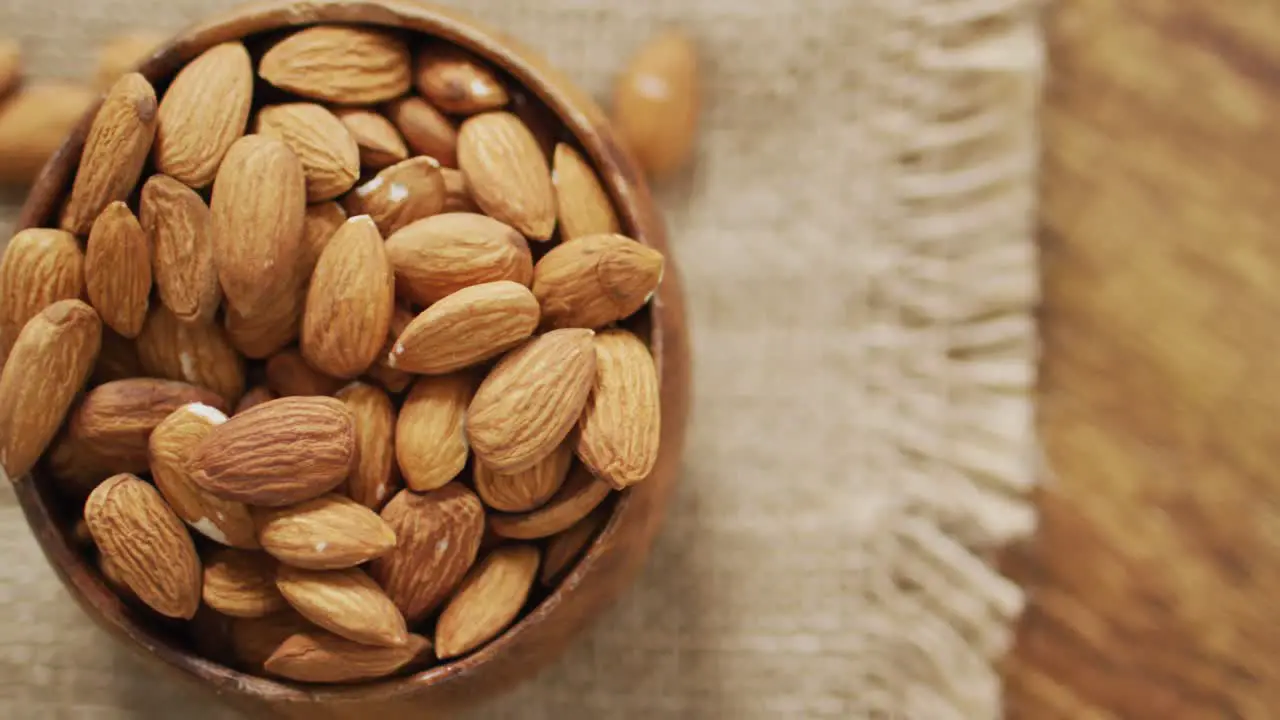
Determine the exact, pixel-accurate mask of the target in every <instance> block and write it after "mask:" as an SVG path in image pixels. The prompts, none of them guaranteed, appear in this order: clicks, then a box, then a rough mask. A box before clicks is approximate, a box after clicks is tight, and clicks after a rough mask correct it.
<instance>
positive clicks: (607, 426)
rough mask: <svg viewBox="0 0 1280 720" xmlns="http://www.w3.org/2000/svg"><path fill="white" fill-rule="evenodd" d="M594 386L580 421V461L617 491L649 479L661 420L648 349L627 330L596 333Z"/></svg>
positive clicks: (656, 448)
mask: <svg viewBox="0 0 1280 720" xmlns="http://www.w3.org/2000/svg"><path fill="white" fill-rule="evenodd" d="M594 344H595V348H596V380H595V386H594V387H593V388H592V390H591V397H590V398H589V399H588V400H587V406H586V408H585V409H584V410H583V412H582V418H581V419H580V420H579V423H578V428H579V431H580V432H579V434H578V435H579V438H578V457H579V458H582V462H583V463H584V464H585V465H586V466H587V467H588V468H590V469H591V472H593V473H594V474H595V475H596V476H597V477H599V478H600V479H602V480H604V481H605V482H607V483H609V484H610V485H612V486H613V487H614V488H615V489H618V490H625V489H626V488H628V487H630V486H632V485H634V484H636V483H638V482H640V481H641V480H644V479H645V478H647V477H649V473H650V472H652V471H653V466H654V464H655V463H656V462H657V461H658V439H659V437H660V436H661V434H662V427H661V425H662V414H661V412H660V411H659V407H658V371H657V368H656V367H655V365H654V362H653V356H652V355H650V354H649V348H647V347H645V344H644V342H643V341H642V340H640V338H638V337H636V336H635V335H634V334H632V333H630V332H628V331H626V330H606V331H604V332H600V333H596V336H595V340H594Z"/></svg>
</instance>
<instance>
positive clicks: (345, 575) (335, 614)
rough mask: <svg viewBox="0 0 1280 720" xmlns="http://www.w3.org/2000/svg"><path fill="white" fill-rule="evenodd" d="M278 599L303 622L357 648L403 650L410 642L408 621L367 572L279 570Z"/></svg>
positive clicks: (287, 567) (353, 570)
mask: <svg viewBox="0 0 1280 720" xmlns="http://www.w3.org/2000/svg"><path fill="white" fill-rule="evenodd" d="M276 587H278V588H279V589H280V594H282V595H284V598H285V600H288V601H289V604H290V605H292V606H293V609H294V610H297V611H298V612H299V613H301V614H302V616H303V617H305V618H306V619H308V620H310V621H311V622H313V623H315V624H316V625H319V626H320V627H322V628H324V629H325V630H328V631H329V632H331V633H334V634H336V635H340V636H342V637H344V638H346V639H348V640H351V641H353V642H358V643H363V644H366V645H380V646H383V647H403V646H405V645H407V644H408V642H409V632H408V630H407V628H406V627H405V619H404V616H402V615H401V614H400V611H399V610H398V609H397V608H396V606H395V604H394V603H392V602H391V599H390V598H388V597H387V595H386V594H385V593H383V591H382V588H380V587H378V584H377V583H375V582H374V581H373V579H372V578H370V577H369V576H368V575H366V574H365V572H364V571H363V570H360V569H359V568H348V569H345V570H303V569H302V568H295V567H290V566H289V565H280V566H279V568H278V569H277V571H276Z"/></svg>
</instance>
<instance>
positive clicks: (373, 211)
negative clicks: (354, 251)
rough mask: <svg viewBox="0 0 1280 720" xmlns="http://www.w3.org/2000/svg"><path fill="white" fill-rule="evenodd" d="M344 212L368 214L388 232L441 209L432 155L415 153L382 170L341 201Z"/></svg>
mask: <svg viewBox="0 0 1280 720" xmlns="http://www.w3.org/2000/svg"><path fill="white" fill-rule="evenodd" d="M343 202H344V205H345V207H346V209H347V214H348V215H351V216H352V217H354V216H356V215H368V216H370V217H372V218H373V221H374V222H375V223H377V224H378V231H379V232H381V233H382V234H383V235H384V236H389V235H391V234H392V233H394V232H395V231H397V230H399V229H400V228H402V227H404V226H405V225H408V224H409V223H411V222H413V221H414V220H421V219H422V218H424V217H429V216H431V215H435V214H437V213H439V212H440V211H441V210H443V209H444V177H443V176H442V175H441V174H440V163H438V162H436V160H435V158H430V157H415V158H409V159H408V160H405V161H404V162H399V163H396V164H395V165H392V166H391V167H389V168H386V169H385V170H382V171H381V172H379V173H378V174H377V175H375V176H374V177H373V179H372V180H370V181H369V182H367V183H365V184H363V185H359V186H357V187H356V189H355V190H354V191H353V192H351V193H349V194H348V195H347V196H346V199H345V200H344V201H343Z"/></svg>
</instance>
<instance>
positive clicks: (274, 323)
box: [223, 277, 307, 360]
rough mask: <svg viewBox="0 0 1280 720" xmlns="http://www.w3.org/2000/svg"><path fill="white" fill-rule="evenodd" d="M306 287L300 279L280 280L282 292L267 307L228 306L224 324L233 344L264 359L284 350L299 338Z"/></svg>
mask: <svg viewBox="0 0 1280 720" xmlns="http://www.w3.org/2000/svg"><path fill="white" fill-rule="evenodd" d="M306 300H307V294H306V288H305V287H304V286H303V285H301V284H300V283H298V282H297V278H296V277H295V278H294V280H293V281H292V282H290V281H289V280H287V279H283V278H282V279H281V280H280V294H279V297H278V298H277V299H276V300H275V302H273V303H271V304H269V305H268V306H267V307H266V308H265V309H263V310H261V311H259V312H255V313H251V314H244V313H240V312H238V311H237V310H236V309H235V308H234V307H228V308H227V310H226V317H225V318H224V321H223V327H225V328H226V331H227V338H229V339H230V340H231V344H232V345H234V346H235V348H236V349H237V350H239V351H240V352H241V354H243V355H244V356H245V357H247V358H253V359H254V360H261V359H263V358H267V357H270V356H272V355H274V354H276V353H278V352H280V351H281V350H283V349H284V348H285V347H286V346H288V345H289V344H290V343H292V342H293V341H295V340H297V339H298V333H299V332H300V331H301V328H302V309H303V306H304V305H305V304H306Z"/></svg>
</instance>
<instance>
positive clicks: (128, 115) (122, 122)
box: [61, 73, 156, 235]
mask: <svg viewBox="0 0 1280 720" xmlns="http://www.w3.org/2000/svg"><path fill="white" fill-rule="evenodd" d="M155 136H156V91H155V89H154V88H152V87H151V83H149V82H147V79H146V78H144V77H142V76H141V75H139V74H138V73H129V74H128V75H125V76H124V77H122V78H120V79H119V80H118V81H117V82H116V83H115V84H114V85H112V86H111V89H110V90H108V91H107V94H106V97H104V98H103V100H102V105H100V106H99V107H98V114H97V115H95V116H94V118H93V124H92V125H90V126H89V134H88V135H87V136H86V137H85V141H84V152H83V153H82V154H81V156H80V166H79V168H78V169H77V170H76V176H75V181H74V182H73V183H72V186H71V195H70V197H68V199H67V204H66V206H65V207H64V208H63V211H62V220H61V225H62V229H63V230H66V231H68V232H72V233H75V234H77V235H84V234H87V233H88V232H89V229H90V228H91V227H92V226H93V222H94V219H95V218H97V217H98V215H99V214H100V213H101V212H102V209H103V208H105V207H106V206H107V205H109V204H111V203H113V202H117V201H121V200H125V199H127V198H128V197H129V193H130V192H132V191H133V187H134V186H135V185H137V184H138V177H139V176H140V175H141V174H142V166H143V164H144V163H146V161H147V154H148V153H150V152H151V142H152V141H153V140H154V139H155Z"/></svg>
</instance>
